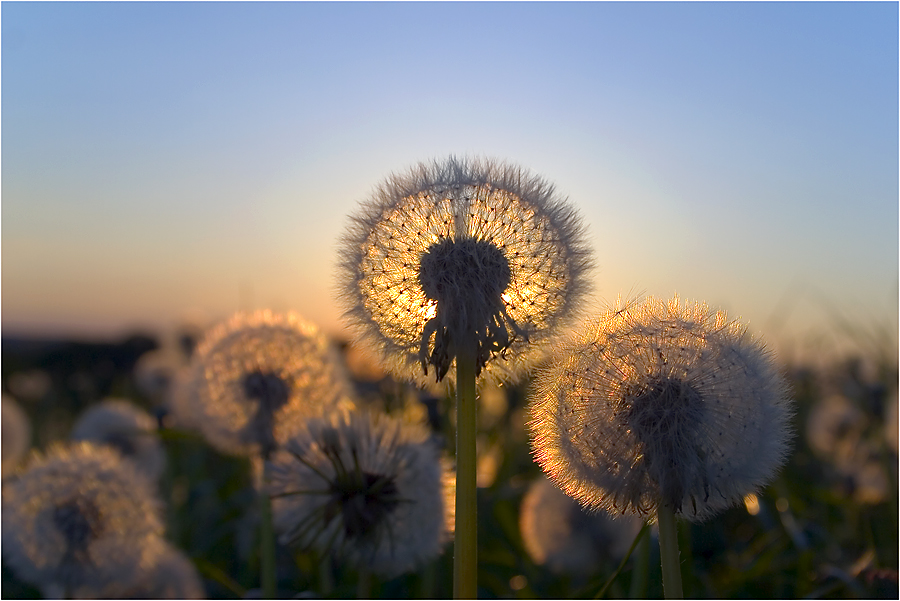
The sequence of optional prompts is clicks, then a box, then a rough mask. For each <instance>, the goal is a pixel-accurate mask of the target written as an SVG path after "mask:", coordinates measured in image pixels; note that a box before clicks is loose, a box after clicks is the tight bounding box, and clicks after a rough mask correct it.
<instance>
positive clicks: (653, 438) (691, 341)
mask: <svg viewBox="0 0 900 601" xmlns="http://www.w3.org/2000/svg"><path fill="white" fill-rule="evenodd" d="M530 410H531V421H530V424H529V425H530V428H531V433H532V437H533V440H532V445H533V449H534V454H535V457H536V460H537V461H538V462H539V463H540V464H541V466H542V467H543V469H544V471H546V472H547V473H548V474H549V475H550V477H551V478H553V479H554V480H555V481H556V482H557V483H558V484H559V486H560V487H562V488H563V489H564V490H565V491H566V493H568V494H569V495H571V496H573V497H575V498H576V499H578V500H579V501H580V502H581V503H582V504H584V505H586V506H588V507H592V508H603V509H606V510H608V511H610V512H612V513H627V512H630V513H637V514H642V515H643V514H652V512H653V511H654V510H655V509H656V507H657V506H658V505H659V504H660V503H665V504H667V505H669V506H671V507H672V508H673V509H674V510H675V511H676V513H680V514H681V515H683V516H684V517H686V518H689V519H692V520H702V519H705V518H706V517H709V516H710V515H712V514H714V513H716V512H718V511H721V510H723V509H725V508H727V507H729V506H731V505H733V504H735V503H737V502H739V501H740V500H741V499H742V498H743V497H744V495H746V494H748V493H750V492H753V491H755V490H756V489H758V488H759V487H760V486H762V485H764V484H765V483H766V482H768V481H769V480H770V479H771V478H772V476H773V475H774V473H775V472H776V471H777V469H778V468H779V467H780V466H781V464H782V463H783V462H784V459H785V456H786V453H787V450H788V444H789V440H790V438H791V434H790V421H791V417H792V408H791V404H790V401H789V398H788V395H787V386H786V384H785V381H784V379H783V378H782V376H781V375H780V374H779V373H778V370H777V369H776V367H775V364H774V361H773V359H772V357H771V355H770V354H769V353H768V352H767V351H766V350H765V349H764V347H763V345H762V344H761V342H759V341H758V340H755V339H753V338H751V337H750V336H749V335H748V334H747V332H746V329H745V328H744V327H743V326H741V325H740V324H738V323H737V322H733V321H728V320H727V319H726V316H725V314H724V313H723V312H713V311H711V310H710V309H709V308H708V307H707V306H706V305H700V304H686V305H684V306H682V305H681V304H680V303H679V301H678V299H677V298H675V299H673V300H671V301H669V302H665V301H660V300H656V299H652V298H651V299H647V300H646V301H645V302H643V303H639V304H638V303H635V304H631V305H628V306H624V307H620V308H618V309H617V310H614V311H611V312H609V313H608V314H607V315H606V316H605V317H603V318H602V319H600V320H598V321H596V322H594V323H592V324H591V325H590V327H588V328H587V329H586V330H585V331H584V333H583V334H582V335H581V336H579V337H577V338H573V339H572V340H570V341H568V342H567V343H565V344H563V345H560V347H559V348H558V349H557V353H556V354H555V355H554V360H553V362H552V364H551V365H550V367H549V368H548V369H547V370H546V371H545V372H544V373H543V374H541V376H540V377H539V382H538V384H537V387H536V392H535V395H534V398H533V400H532V402H531V406H530Z"/></svg>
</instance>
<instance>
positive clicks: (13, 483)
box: [2, 442, 163, 588]
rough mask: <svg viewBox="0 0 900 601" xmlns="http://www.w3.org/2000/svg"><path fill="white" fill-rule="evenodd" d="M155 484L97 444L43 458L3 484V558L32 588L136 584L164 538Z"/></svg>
mask: <svg viewBox="0 0 900 601" xmlns="http://www.w3.org/2000/svg"><path fill="white" fill-rule="evenodd" d="M160 505H161V504H160V502H159V500H158V499H157V498H156V496H155V494H154V492H153V490H152V487H151V484H150V481H149V480H147V479H146V477H144V476H143V475H141V474H140V473H139V472H136V471H135V470H134V469H133V468H132V467H130V465H129V464H128V463H126V462H123V460H122V459H121V457H120V456H119V455H118V454H117V453H116V452H115V451H113V450H112V449H110V448H107V447H98V446H94V445H92V444H90V443H86V442H83V443H78V444H74V445H71V446H62V445H58V446H55V447H53V448H51V449H50V450H49V451H48V452H47V454H46V455H41V454H38V453H35V454H34V455H33V456H32V457H31V459H30V461H29V462H28V464H27V465H26V466H25V467H24V468H23V470H22V471H21V472H20V473H19V474H18V475H17V476H16V477H14V478H10V479H9V480H7V481H5V482H4V484H3V514H2V520H3V530H2V536H3V556H4V560H5V561H6V563H7V564H8V565H9V566H10V567H11V568H12V569H13V570H14V571H15V572H16V573H17V575H18V576H19V577H20V578H21V579H22V580H24V581H26V582H30V583H32V584H37V585H40V586H44V585H47V584H56V585H59V586H62V587H65V588H77V587H79V586H83V585H85V584H95V585H98V586H104V585H105V584H106V583H109V582H113V581H129V580H131V579H133V578H137V577H138V575H139V574H140V573H141V572H142V571H143V570H144V569H145V568H146V567H147V566H148V565H151V564H152V563H153V562H154V561H155V560H156V551H155V549H156V546H155V545H154V544H153V541H155V540H157V539H158V538H159V537H161V536H162V534H163V524H162V519H161V517H160V511H161V509H160Z"/></svg>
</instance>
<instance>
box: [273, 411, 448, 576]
mask: <svg viewBox="0 0 900 601" xmlns="http://www.w3.org/2000/svg"><path fill="white" fill-rule="evenodd" d="M268 467H269V476H270V479H271V485H270V491H271V493H272V495H273V505H272V506H273V512H274V516H275V528H276V531H278V532H280V533H281V541H282V542H284V543H285V544H290V545H294V546H299V547H301V548H304V549H315V550H317V551H318V552H319V553H331V554H333V555H335V556H336V557H338V558H340V559H342V560H344V561H347V562H348V563H349V564H351V565H353V566H355V567H357V568H359V567H364V568H366V569H368V570H371V571H372V572H374V573H377V574H380V575H382V576H386V577H393V576H396V575H399V574H401V573H404V572H408V571H412V570H414V569H416V568H417V567H419V566H421V565H423V564H424V563H426V562H428V561H430V560H431V559H433V558H435V557H436V556H437V555H439V554H440V553H441V551H442V549H443V546H444V544H445V543H446V542H447V541H448V540H449V537H450V532H451V531H452V527H453V515H454V513H453V501H452V497H453V494H454V491H455V486H454V482H455V480H454V479H453V476H452V473H451V471H450V469H449V466H447V465H446V464H445V462H444V461H443V460H442V459H441V457H440V452H439V450H438V448H437V446H436V444H435V443H434V441H433V440H432V439H431V438H430V435H429V432H428V430H427V429H426V428H425V427H424V426H421V425H418V424H413V423H408V422H403V421H400V420H397V419H394V418H390V417H388V416H387V415H383V414H368V413H354V414H351V415H346V414H335V415H331V416H329V417H327V418H322V419H317V420H312V421H310V422H309V423H308V424H307V427H306V429H305V430H304V431H302V432H301V433H299V434H298V435H296V436H295V437H294V438H292V439H291V440H290V441H288V442H287V444H286V445H285V446H284V447H283V449H281V450H279V451H278V452H277V453H276V454H275V455H274V456H273V460H272V462H271V463H269V464H268Z"/></svg>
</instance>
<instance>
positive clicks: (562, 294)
mask: <svg viewBox="0 0 900 601" xmlns="http://www.w3.org/2000/svg"><path fill="white" fill-rule="evenodd" d="M342 247H343V252H342V259H341V265H340V284H339V297H340V298H341V300H342V302H343V303H344V304H345V307H346V309H347V313H346V314H347V316H348V318H349V319H350V320H351V321H352V322H353V323H354V325H355V326H356V327H357V330H358V332H359V335H360V337H361V338H363V339H364V340H366V341H367V342H368V343H369V344H370V345H372V346H374V347H375V348H377V349H378V350H379V351H380V354H381V357H382V359H383V361H384V362H385V363H386V364H387V366H388V367H389V368H390V369H392V371H394V372H395V373H396V374H398V375H400V376H402V377H408V378H411V379H414V380H417V381H419V382H424V381H425V380H426V376H427V372H428V370H429V369H431V368H433V369H434V376H435V378H436V379H437V380H441V379H442V378H443V377H444V376H445V375H446V374H447V373H452V371H451V370H450V367H451V365H452V363H453V360H454V358H455V356H456V353H457V351H458V348H457V345H458V344H460V343H461V341H462V340H465V339H469V338H472V337H474V338H475V339H476V340H477V343H478V348H477V353H478V365H477V369H478V370H482V369H483V370H484V371H485V372H486V373H487V374H488V375H490V376H491V377H493V378H495V379H508V378H512V377H515V376H516V375H517V374H518V373H519V372H521V371H522V369H524V368H525V367H528V366H529V365H531V364H532V363H533V362H534V360H535V359H536V357H537V356H538V352H539V346H535V343H540V342H543V341H545V340H546V339H547V338H548V337H549V336H551V335H552V334H553V333H554V332H555V331H557V330H558V329H559V328H560V327H561V326H562V325H563V324H564V323H565V322H567V320H568V319H569V318H570V317H571V316H572V315H573V313H574V312H575V310H576V309H577V306H578V304H579V302H580V301H581V299H582V297H583V296H584V293H585V292H586V288H587V279H586V272H587V269H588V267H589V264H590V259H589V251H588V249H587V246H586V243H585V241H584V235H583V227H582V225H581V223H580V221H579V219H578V217H577V215H576V213H575V211H574V209H573V208H572V207H571V206H570V205H569V204H567V203H566V202H565V200H564V199H562V198H560V197H559V196H557V194H556V192H555V190H554V189H553V187H552V186H550V185H549V184H547V183H546V182H545V181H543V180H542V179H540V178H539V177H537V176H535V175H533V174H531V173H529V172H527V171H525V170H523V169H521V168H519V167H516V166H513V165H509V164H506V163H498V162H493V161H489V160H481V159H474V160H469V159H462V160H460V159H456V158H453V157H451V158H450V159H448V160H446V161H443V162H438V161H435V162H432V163H420V164H418V165H416V166H415V167H414V168H413V169H412V170H410V171H409V172H408V173H406V174H402V175H394V176H392V177H390V178H388V179H387V180H386V181H385V182H384V183H382V184H381V185H380V186H379V187H378V188H377V189H376V191H375V193H374V194H373V196H372V198H371V199H370V200H369V201H368V202H367V203H366V204H364V205H363V206H362V207H361V208H360V212H359V214H358V215H356V216H355V217H354V218H353V221H352V224H351V226H350V228H349V229H348V231H347V233H346V234H345V235H344V237H343V240H342ZM529 343H531V344H529ZM498 355H499V356H501V357H502V358H503V359H505V360H504V361H496V360H492V359H493V358H494V357H496V356H498ZM451 379H452V376H451Z"/></svg>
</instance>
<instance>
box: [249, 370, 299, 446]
mask: <svg viewBox="0 0 900 601" xmlns="http://www.w3.org/2000/svg"><path fill="white" fill-rule="evenodd" d="M243 384H244V394H246V395H247V398H250V399H253V400H255V401H256V402H257V403H258V405H257V408H256V413H255V414H254V415H253V418H252V419H251V420H250V427H249V433H250V437H251V439H252V440H253V441H254V442H258V443H259V444H260V445H261V446H262V453H263V457H268V456H269V454H270V453H271V452H272V450H273V449H274V448H275V437H274V435H273V433H272V429H273V428H274V426H275V412H276V411H278V410H279V409H280V408H281V407H283V406H284V405H286V404H287V402H288V399H289V398H290V396H291V389H290V387H289V386H288V384H287V382H285V381H284V379H283V378H281V377H280V376H277V375H275V374H273V373H267V372H262V371H254V372H250V373H249V374H247V375H246V376H244V382H243Z"/></svg>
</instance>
